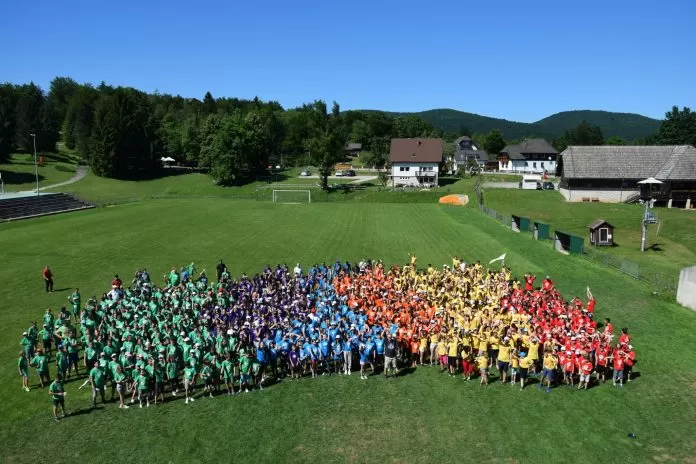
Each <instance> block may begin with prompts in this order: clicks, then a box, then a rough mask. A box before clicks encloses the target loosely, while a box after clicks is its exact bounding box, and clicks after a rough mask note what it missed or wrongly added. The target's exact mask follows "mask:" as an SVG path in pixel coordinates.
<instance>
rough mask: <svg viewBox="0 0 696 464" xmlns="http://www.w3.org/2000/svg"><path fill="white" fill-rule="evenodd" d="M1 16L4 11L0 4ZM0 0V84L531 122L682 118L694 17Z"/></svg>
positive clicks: (610, 5)
mask: <svg viewBox="0 0 696 464" xmlns="http://www.w3.org/2000/svg"><path fill="white" fill-rule="evenodd" d="M10 2H11V3H10ZM27 5H28V4H26V3H25V2H19V1H17V0H9V1H8V2H7V4H5V5H4V6H3V16H4V19H5V21H3V27H2V28H0V43H2V44H3V46H2V48H0V63H1V64H0V81H9V82H14V83H24V82H28V81H31V80H33V81H34V82H36V83H38V84H39V85H41V86H42V87H44V88H45V89H47V88H48V83H49V82H50V81H51V79H52V78H53V77H55V76H70V77H73V78H74V79H76V80H77V81H79V82H91V83H94V84H98V83H99V82H100V81H102V80H103V81H106V82H107V83H109V84H113V85H124V86H132V87H136V88H139V89H141V90H145V91H148V92H152V91H155V90H158V91H159V92H161V93H171V94H180V95H183V96H186V97H198V98H202V96H203V95H204V93H205V92H206V91H207V90H210V91H211V92H212V94H213V95H214V96H216V97H221V96H227V97H239V98H253V97H254V96H257V95H258V96H259V97H260V98H262V99H264V100H277V101H279V102H280V103H281V104H282V105H283V106H285V107H291V106H296V105H299V104H302V103H303V102H309V101H312V100H314V99H317V98H321V99H324V100H326V101H328V102H331V101H334V100H335V101H338V102H339V103H340V104H341V107H342V108H343V109H366V108H370V109H383V110H390V111H420V110H425V109H432V108H455V109H459V110H462V111H469V112H472V113H478V114H483V115H487V116H494V117H502V118H506V119H510V120H517V121H526V122H531V121H535V120H537V119H540V118H543V117H545V116H548V115H550V114H553V113H555V112H558V111H564V110H572V109H600V110H609V111H622V112H635V113H640V114H644V115H646V116H650V117H656V118H662V117H663V116H664V113H665V112H666V111H667V110H669V109H670V108H671V107H672V105H679V106H689V107H691V108H694V107H696V86H695V85H694V82H696V38H695V37H696V36H695V35H694V27H693V23H694V19H695V18H696V2H693V1H687V0H683V1H674V0H661V1H659V2H654V1H653V2H645V1H641V0H638V1H636V0H634V1H624V0H604V1H596V0H586V1H583V2H573V1H563V0H555V1H547V0H539V1H536V0H530V1H519V0H516V1H507V0H506V1H493V0H490V1H469V0H459V1H449V0H433V1H408V0H406V1H392V0H372V1H362V0H356V1H350V2H347V1H335V0H323V1H314V0H312V1H301V0H297V1H295V2H289V1H263V0H255V1H209V0H198V1H195V2H191V1H183V0H172V1H169V2H161V1H150V0H141V1H134V0H120V1H118V2H99V1H90V2H85V1H66V2H56V1H55V0H50V1H47V0H35V1H32V2H31V8H29V7H28V6H27Z"/></svg>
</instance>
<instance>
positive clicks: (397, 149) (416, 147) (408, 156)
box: [389, 138, 442, 163]
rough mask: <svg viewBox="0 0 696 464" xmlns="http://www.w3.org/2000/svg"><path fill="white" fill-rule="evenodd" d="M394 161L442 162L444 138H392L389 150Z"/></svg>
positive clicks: (390, 159) (391, 159) (390, 157)
mask: <svg viewBox="0 0 696 464" xmlns="http://www.w3.org/2000/svg"><path fill="white" fill-rule="evenodd" d="M389 161H391V162H392V163H395V162H396V163H440V162H442V139H421V138H418V139H392V140H391V148H390V150H389Z"/></svg>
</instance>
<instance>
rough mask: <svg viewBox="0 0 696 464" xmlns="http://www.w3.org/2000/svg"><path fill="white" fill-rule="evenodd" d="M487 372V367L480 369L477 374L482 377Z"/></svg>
mask: <svg viewBox="0 0 696 464" xmlns="http://www.w3.org/2000/svg"><path fill="white" fill-rule="evenodd" d="M487 372H488V368H487V367H482V368H481V369H479V373H480V374H481V377H483V376H484V375H486V373H487Z"/></svg>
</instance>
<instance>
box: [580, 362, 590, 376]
mask: <svg viewBox="0 0 696 464" xmlns="http://www.w3.org/2000/svg"><path fill="white" fill-rule="evenodd" d="M581 369H582V373H583V374H585V375H588V374H590V373H591V372H592V362H591V361H589V360H586V361H583V362H582V365H581Z"/></svg>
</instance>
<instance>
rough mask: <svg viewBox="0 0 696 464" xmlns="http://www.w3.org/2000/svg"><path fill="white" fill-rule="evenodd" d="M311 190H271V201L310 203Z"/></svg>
mask: <svg viewBox="0 0 696 464" xmlns="http://www.w3.org/2000/svg"><path fill="white" fill-rule="evenodd" d="M311 202H312V191H311V190H273V203H311Z"/></svg>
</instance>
